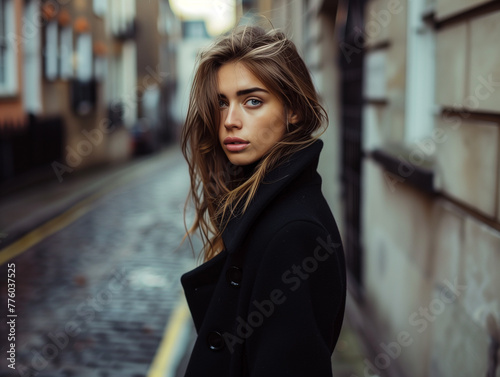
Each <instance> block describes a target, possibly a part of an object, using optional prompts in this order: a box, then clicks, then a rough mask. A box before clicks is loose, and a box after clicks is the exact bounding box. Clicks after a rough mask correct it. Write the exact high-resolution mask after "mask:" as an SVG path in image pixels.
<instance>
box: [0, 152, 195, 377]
mask: <svg viewBox="0 0 500 377" xmlns="http://www.w3.org/2000/svg"><path fill="white" fill-rule="evenodd" d="M131 166H132V168H131V169H129V168H125V169H122V170H121V173H120V174H118V175H116V176H113V181H111V182H110V181H109V179H108V180H107V181H106V182H105V183H103V184H102V185H101V187H100V188H99V189H98V191H97V194H96V192H93V198H92V200H91V201H87V202H86V203H85V205H84V206H83V207H79V212H78V213H79V214H81V215H79V214H77V215H73V217H72V219H71V221H70V222H69V223H68V222H67V220H65V219H64V218H62V219H61V220H60V222H65V221H66V222H65V223H64V224H63V226H60V225H59V224H55V226H56V228H57V229H59V230H58V231H56V232H53V233H51V232H49V233H50V235H49V236H48V237H45V235H43V234H42V235H41V236H40V237H39V242H37V243H35V244H34V245H31V243H30V242H26V244H27V247H26V248H25V249H26V250H22V249H23V242H24V241H23V240H24V238H25V237H24V238H21V239H19V240H18V241H17V242H15V244H16V245H17V248H18V249H20V250H22V252H21V253H19V252H16V253H17V254H18V255H17V256H16V257H15V258H13V259H11V260H10V261H8V263H15V266H16V298H15V302H16V314H17V318H16V322H17V323H16V360H17V362H16V370H15V371H13V370H11V369H9V368H8V367H7V363H6V360H5V358H3V357H2V360H0V376H18V375H21V376H41V377H48V376H51V377H58V376H82V377H83V376H85V377H88V376H103V377H104V376H110V377H111V376H132V377H139V376H146V375H147V373H148V369H149V366H150V364H151V362H152V360H153V358H154V356H155V354H156V350H157V348H158V345H159V343H160V341H161V339H162V335H163V330H164V328H165V325H166V323H167V321H168V319H169V316H170V314H171V312H172V309H173V308H174V307H175V305H176V303H177V302H178V299H179V297H180V295H181V294H182V291H181V287H180V283H179V277H180V275H181V274H182V273H183V272H184V271H187V270H189V269H191V268H192V267H193V266H194V258H193V255H192V252H191V251H190V248H189V244H188V243H185V244H183V245H182V246H181V247H179V245H180V242H181V240H182V235H183V233H184V225H183V220H182V216H183V214H182V212H183V204H184V200H185V196H186V193H187V190H188V177H187V168H186V165H185V163H184V162H183V160H182V156H181V155H180V154H179V152H178V150H176V151H175V152H165V153H163V154H161V155H159V156H155V157H153V158H150V159H145V160H143V161H142V162H141V163H139V164H136V163H133V164H131ZM108 173H109V174H110V175H113V174H114V173H113V172H108ZM101 178H102V177H101ZM88 182H90V183H92V184H94V183H95V180H92V179H89V181H88ZM114 182H120V183H122V184H119V185H113V183H114ZM58 184H59V183H58ZM51 185H53V183H52V182H50V183H49V184H48V187H49V188H50V186H51ZM60 185H64V182H63V183H61V184H60ZM110 185H112V186H114V187H113V189H112V190H109V186H110ZM74 187H78V188H79V189H82V190H83V188H81V187H80V186H78V185H76V186H73V188H74ZM57 189H58V191H59V195H60V196H63V195H64V194H68V195H70V194H71V195H73V194H74V192H73V191H72V190H70V191H68V192H64V191H65V190H64V187H63V186H61V187H57ZM37 190H38V196H39V197H38V199H37V198H36V192H34V193H33V192H28V193H26V197H28V198H29V203H30V205H33V206H38V205H39V206H41V207H46V208H47V211H49V212H50V211H51V208H50V207H51V206H58V205H59V204H58V203H57V202H58V200H55V201H54V202H52V203H50V204H48V202H49V201H45V197H47V196H49V197H50V198H53V197H54V195H53V194H51V193H50V192H47V191H46V190H48V188H47V187H45V188H42V187H39V188H37ZM99 191H100V192H99ZM88 194H89V192H86V194H85V195H88ZM21 199H22V195H20V196H18V198H16V200H14V199H11V200H9V201H8V203H7V204H8V205H5V203H3V204H0V208H8V211H10V212H8V211H7V210H4V211H2V212H1V213H2V219H3V221H4V222H6V221H9V219H12V223H11V224H9V226H10V228H9V230H10V229H13V231H17V230H18V229H16V226H15V225H16V224H15V222H16V221H18V222H17V226H19V227H21V225H22V224H21V225H19V224H20V222H21V221H23V220H24V218H23V220H17V219H18V216H17V215H18V213H17V212H16V208H19V211H20V212H24V213H27V212H28V210H27V208H26V202H27V201H24V202H23V201H22V200H21ZM56 199H57V198H56ZM15 203H17V204H15ZM35 208H39V207H35ZM69 211H71V209H70V210H69ZM69 211H68V212H69ZM36 212H37V216H42V215H41V214H40V211H36ZM41 212H43V211H41ZM9 214H11V216H9ZM63 215H64V214H63ZM32 221H35V220H32ZM36 221H38V219H37V220H36ZM28 230H29V229H22V230H20V231H19V233H20V234H21V233H26V231H28ZM4 245H5V246H7V249H9V248H12V245H13V244H11V245H7V243H4V244H3V245H1V246H4ZM5 250H6V249H5V248H4V249H2V250H0V254H2V253H4V251H5ZM16 253H14V254H16ZM0 279H1V280H0V285H1V298H2V300H1V304H0V305H1V307H0V313H1V316H2V326H1V327H0V339H2V342H1V344H2V345H3V348H2V350H1V351H2V354H6V347H5V345H6V343H7V342H6V340H7V333H6V332H7V327H6V326H5V321H4V320H3V319H4V318H5V316H6V308H7V303H6V299H7V297H6V292H7V289H6V283H7V264H4V265H2V266H1V267H0Z"/></svg>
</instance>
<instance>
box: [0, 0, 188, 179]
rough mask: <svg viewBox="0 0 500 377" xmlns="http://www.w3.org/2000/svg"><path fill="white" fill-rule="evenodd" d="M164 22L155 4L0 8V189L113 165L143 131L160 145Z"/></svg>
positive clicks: (55, 0)
mask: <svg viewBox="0 0 500 377" xmlns="http://www.w3.org/2000/svg"><path fill="white" fill-rule="evenodd" d="M166 23H167V24H168V25H172V24H173V25H175V16H174V15H173V14H172V12H171V11H170V8H169V4H168V1H164V0H162V1H159V0H158V1H148V2H144V3H139V2H137V1H136V0H106V1H101V0H94V1H84V0H75V1H59V0H26V1H14V0H2V1H0V33H1V34H0V146H1V153H0V168H1V171H0V183H2V184H3V185H4V186H6V187H7V186H9V184H13V185H15V184H16V182H18V181H20V180H19V179H18V178H19V177H20V176H25V177H26V178H30V179H33V180H37V179H38V178H40V179H42V178H43V177H44V176H45V177H47V175H49V176H51V177H56V178H57V179H58V180H59V181H60V182H62V181H63V180H64V178H65V177H66V176H68V174H71V173H72V172H73V171H76V170H79V169H83V168H86V167H90V166H95V165H100V164H104V163H109V162H117V161H123V160H125V159H127V158H129V157H130V155H131V154H132V153H133V152H134V146H135V144H134V142H135V141H136V140H137V139H138V138H139V137H140V136H138V133H140V132H142V131H143V130H144V129H146V128H147V129H148V131H149V135H150V136H151V137H152V139H151V140H149V142H150V144H152V143H153V142H156V144H155V145H156V146H158V144H161V142H166V141H168V136H169V131H168V128H169V127H171V124H170V123H169V122H168V119H169V118H168V115H169V112H170V111H171V107H170V106H168V101H167V102H165V93H167V91H168V90H167V89H166V88H167V87H169V88H170V90H172V89H171V88H172V87H173V86H174V84H175V75H172V74H171V73H172V71H173V70H174V68H175V67H173V66H172V64H169V63H168V62H167V63H164V62H165V61H166V60H168V59H169V61H171V62H175V60H174V59H173V58H172V57H170V56H169V54H174V53H175V48H172V46H171V45H168V43H170V32H172V35H175V33H176V30H175V28H167V29H166V28H165V24H166ZM177 33H179V32H177ZM167 46H169V47H167ZM162 101H163V102H162ZM162 105H167V106H162ZM157 139H159V140H157ZM23 181H26V180H23Z"/></svg>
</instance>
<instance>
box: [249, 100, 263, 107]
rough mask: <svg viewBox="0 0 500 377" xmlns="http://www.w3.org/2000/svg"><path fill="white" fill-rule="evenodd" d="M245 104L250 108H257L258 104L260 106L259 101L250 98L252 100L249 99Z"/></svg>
mask: <svg viewBox="0 0 500 377" xmlns="http://www.w3.org/2000/svg"><path fill="white" fill-rule="evenodd" d="M247 104H249V105H250V106H253V107H256V106H259V105H260V104H262V101H259V100H258V99H255V98H252V99H249V100H248V101H247Z"/></svg>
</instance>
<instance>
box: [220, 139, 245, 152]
mask: <svg viewBox="0 0 500 377" xmlns="http://www.w3.org/2000/svg"><path fill="white" fill-rule="evenodd" d="M224 145H225V146H226V149H227V150H228V151H229V152H240V151H242V150H244V149H245V148H246V147H248V145H250V143H249V142H248V141H246V140H243V139H240V138H239V137H226V138H225V139H224Z"/></svg>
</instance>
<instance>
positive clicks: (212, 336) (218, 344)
mask: <svg viewBox="0 0 500 377" xmlns="http://www.w3.org/2000/svg"><path fill="white" fill-rule="evenodd" d="M207 342H208V347H210V349H211V350H212V351H220V350H221V349H223V348H224V338H223V337H222V335H221V334H220V333H219V332H217V331H210V332H209V333H208V335H207Z"/></svg>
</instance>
